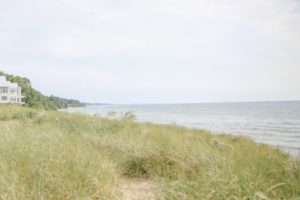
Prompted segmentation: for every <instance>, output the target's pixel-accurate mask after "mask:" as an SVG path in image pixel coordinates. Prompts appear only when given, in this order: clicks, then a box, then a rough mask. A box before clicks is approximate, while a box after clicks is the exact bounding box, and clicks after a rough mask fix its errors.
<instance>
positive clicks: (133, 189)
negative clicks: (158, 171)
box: [121, 179, 161, 200]
mask: <svg viewBox="0 0 300 200" xmlns="http://www.w3.org/2000/svg"><path fill="white" fill-rule="evenodd" d="M121 191H122V193H123V199H124V200H155V199H158V195H159V192H160V189H159V187H158V185H156V184H154V183H153V182H152V181H150V180H147V179H126V180H124V181H123V182H122V185H121ZM159 199H161V198H159Z"/></svg>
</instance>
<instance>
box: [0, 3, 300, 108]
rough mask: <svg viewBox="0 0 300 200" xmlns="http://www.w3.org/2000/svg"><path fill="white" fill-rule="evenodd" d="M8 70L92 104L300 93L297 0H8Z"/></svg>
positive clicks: (0, 8) (3, 29) (3, 20)
mask: <svg viewBox="0 0 300 200" xmlns="http://www.w3.org/2000/svg"><path fill="white" fill-rule="evenodd" d="M0 70H2V71H6V72H7V73H13V74H16V75H21V76H26V77H28V78H29V79H30V80H31V81H32V85H33V87H34V88H36V89H37V90H39V91H41V92H42V93H43V94H45V95H50V94H54V95H57V96H61V97H67V98H75V99H79V100H81V101H84V102H110V103H177V102H187V103H188V102H210V101H213V102H219V101H261V100H299V99H300V1H299V0H243V1H241V0H228V1H226V0H207V1H201V0H147V1H146V0H42V1H41V0H23V1H21V0H0Z"/></svg>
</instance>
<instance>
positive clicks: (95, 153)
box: [0, 105, 300, 200]
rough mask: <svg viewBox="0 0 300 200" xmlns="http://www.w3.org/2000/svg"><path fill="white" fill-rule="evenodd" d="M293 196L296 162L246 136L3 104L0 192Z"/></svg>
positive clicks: (26, 195) (299, 185) (25, 195)
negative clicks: (148, 184) (124, 187)
mask: <svg viewBox="0 0 300 200" xmlns="http://www.w3.org/2000/svg"><path fill="white" fill-rule="evenodd" d="M130 178H143V179H149V180H152V181H153V182H155V183H157V185H159V187H160V188H161V194H160V195H159V196H158V197H157V199H280V198H283V199H297V198H300V163H299V161H296V160H293V159H291V158H290V157H289V155H287V154H285V153H283V152H281V151H280V150H277V149H274V148H271V147H269V146H268V145H263V144H257V143H255V142H253V141H252V140H251V139H249V138H246V137H236V136H231V135H214V134H211V133H210V132H207V131H203V130H193V129H186V128H183V127H178V126H175V125H169V126H168V125H154V124H151V123H136V122H133V121H132V120H130V116H129V117H128V116H125V117H124V118H122V119H115V120H109V119H106V118H101V117H99V116H93V117H92V116H88V115H83V114H70V113H62V112H57V111H43V110H35V109H29V108H22V107H15V106H4V105H0V199H20V200H21V199H55V200H57V199H122V193H121V192H120V183H121V182H122V180H124V179H130Z"/></svg>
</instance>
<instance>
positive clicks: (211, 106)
mask: <svg viewBox="0 0 300 200" xmlns="http://www.w3.org/2000/svg"><path fill="white" fill-rule="evenodd" d="M67 111H69V112H85V113H89V114H95V113H99V114H101V115H104V116H105V115H107V113H108V112H110V111H115V112H117V113H121V112H126V111H134V112H135V114H136V116H137V121H142V122H145V121H147V122H153V123H158V124H170V123H176V124H178V125H182V126H186V127H190V128H199V129H207V130H210V131H213V132H215V133H230V134H234V135H245V136H249V137H251V138H253V139H254V140H255V141H257V142H261V143H266V144H269V145H272V146H274V147H279V148H281V149H283V150H284V151H286V152H289V153H290V154H292V155H300V101H289V102H251V103H199V104H155V105H100V106H88V107H84V108H69V109H67Z"/></svg>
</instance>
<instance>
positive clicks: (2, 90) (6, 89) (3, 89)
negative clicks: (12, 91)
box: [0, 87, 8, 94]
mask: <svg viewBox="0 0 300 200" xmlns="http://www.w3.org/2000/svg"><path fill="white" fill-rule="evenodd" d="M1 93H2V94H7V93H8V88H7V87H0V94H1Z"/></svg>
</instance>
